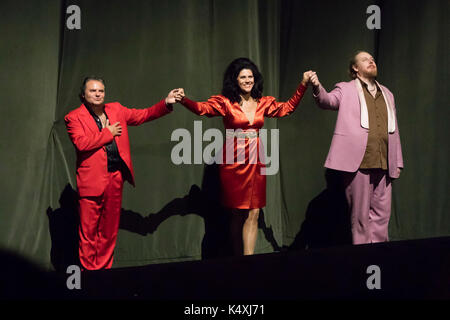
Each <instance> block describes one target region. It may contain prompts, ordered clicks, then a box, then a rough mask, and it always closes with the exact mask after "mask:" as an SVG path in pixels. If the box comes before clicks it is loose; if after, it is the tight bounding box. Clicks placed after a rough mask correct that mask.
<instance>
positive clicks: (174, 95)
mask: <svg viewBox="0 0 450 320" xmlns="http://www.w3.org/2000/svg"><path fill="white" fill-rule="evenodd" d="M183 98H184V89H183V88H178V89H173V90H171V91H170V92H169V94H168V95H167V97H166V104H174V103H177V102H180V101H181V100H182V99H183Z"/></svg>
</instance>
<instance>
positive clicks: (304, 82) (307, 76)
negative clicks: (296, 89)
mask: <svg viewBox="0 0 450 320" xmlns="http://www.w3.org/2000/svg"><path fill="white" fill-rule="evenodd" d="M312 74H313V72H312V71H311V70H309V71H305V72H303V79H302V85H304V86H305V87H307V86H308V84H309V79H310V78H311V76H312Z"/></svg>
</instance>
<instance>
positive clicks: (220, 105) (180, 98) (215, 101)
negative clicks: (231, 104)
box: [176, 88, 225, 117]
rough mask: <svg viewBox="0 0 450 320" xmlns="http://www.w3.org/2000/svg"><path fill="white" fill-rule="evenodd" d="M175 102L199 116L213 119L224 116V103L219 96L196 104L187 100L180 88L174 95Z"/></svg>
mask: <svg viewBox="0 0 450 320" xmlns="http://www.w3.org/2000/svg"><path fill="white" fill-rule="evenodd" d="M176 102H179V103H181V104H182V105H183V106H185V107H186V108H187V109H188V110H190V111H192V112H193V113H195V114H197V115H199V116H207V117H215V116H224V115H225V101H224V99H223V97H221V96H212V97H211V98H209V99H208V100H207V101H204V102H197V101H193V100H191V99H189V98H187V97H186V96H185V94H184V89H182V88H180V89H179V91H178V93H177V95H176Z"/></svg>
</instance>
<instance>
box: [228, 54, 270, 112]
mask: <svg viewBox="0 0 450 320" xmlns="http://www.w3.org/2000/svg"><path fill="white" fill-rule="evenodd" d="M242 69H250V70H251V71H252V73H253V78H254V85H253V88H252V91H251V92H250V95H251V96H252V98H254V99H256V100H259V99H260V98H261V97H262V92H263V83H264V79H263V77H262V75H261V73H260V72H259V70H258V67H257V66H256V64H254V63H253V62H252V61H251V60H250V59H248V58H237V59H235V60H233V61H232V62H231V63H230V64H229V66H228V67H227V69H226V70H225V74H224V76H223V87H222V94H223V95H224V96H225V97H227V98H228V99H229V100H230V101H231V102H232V103H234V102H238V103H240V102H241V96H240V93H241V89H240V88H239V85H238V80H237V78H238V76H239V73H240V72H241V70H242Z"/></svg>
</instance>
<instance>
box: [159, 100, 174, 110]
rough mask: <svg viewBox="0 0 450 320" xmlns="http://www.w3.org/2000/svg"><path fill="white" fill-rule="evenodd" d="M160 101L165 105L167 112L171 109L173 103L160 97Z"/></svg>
mask: <svg viewBox="0 0 450 320" xmlns="http://www.w3.org/2000/svg"><path fill="white" fill-rule="evenodd" d="M160 103H163V104H164V105H165V106H166V109H167V111H169V112H172V111H173V104H170V103H166V99H162V100H161V101H160Z"/></svg>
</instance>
